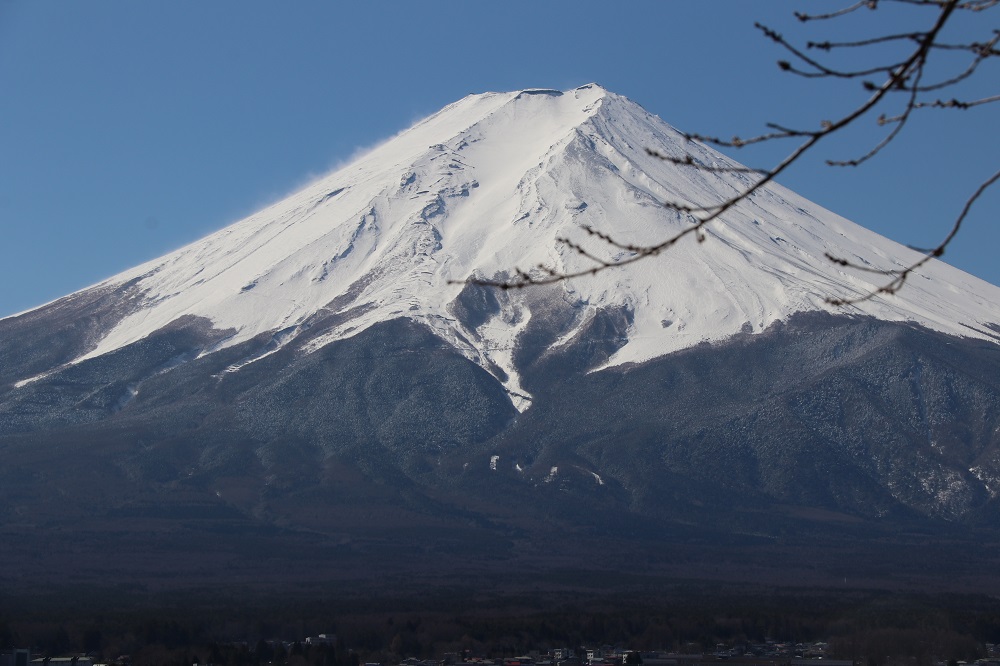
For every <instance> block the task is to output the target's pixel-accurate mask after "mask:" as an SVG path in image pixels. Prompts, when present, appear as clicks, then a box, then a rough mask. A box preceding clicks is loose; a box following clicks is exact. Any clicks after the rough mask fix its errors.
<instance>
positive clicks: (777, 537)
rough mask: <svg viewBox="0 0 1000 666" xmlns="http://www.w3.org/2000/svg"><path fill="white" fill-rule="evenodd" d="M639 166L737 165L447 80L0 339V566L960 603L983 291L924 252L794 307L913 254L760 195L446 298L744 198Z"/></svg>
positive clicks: (8, 325)
mask: <svg viewBox="0 0 1000 666" xmlns="http://www.w3.org/2000/svg"><path fill="white" fill-rule="evenodd" d="M647 149H651V150H654V151H657V152H659V153H662V154H668V155H674V156H677V157H683V156H685V155H690V156H691V157H692V158H693V160H694V162H695V163H696V164H700V165H708V166H712V167H727V166H734V167H735V166H738V165H737V164H736V163H735V162H733V161H731V160H730V159H729V158H727V157H725V156H723V155H721V154H719V153H717V152H715V151H713V150H711V149H710V148H708V147H706V146H703V145H701V144H698V143H696V142H690V141H687V140H686V139H685V138H684V136H683V134H681V133H680V132H678V131H677V130H675V129H674V128H672V127H671V126H669V125H668V124H666V123H665V122H663V121H662V120H660V119H659V118H657V117H656V116H654V115H651V114H650V113H648V112H647V111H645V110H644V109H643V108H642V107H640V106H639V105H638V104H636V103H634V102H632V101H630V100H628V99H626V98H624V97H621V96H619V95H616V94H614V93H611V92H609V91H607V90H605V89H603V88H601V87H600V86H598V85H595V84H591V85H587V86H583V87H580V88H577V89H574V90H569V91H563V92H560V91H555V90H539V89H531V90H522V91H517V92H511V93H485V94H478V95H470V96H468V97H466V98H464V99H462V100H459V101H458V102H456V103H454V104H451V105H449V106H447V107H445V108H444V109H442V110H441V111H439V112H438V113H436V114H434V115H432V116H430V117H428V118H426V119H424V120H422V121H420V122H418V123H417V124H416V125H414V126H413V127H411V128H410V129H408V130H406V131H404V132H402V133H401V134H399V135H398V136H396V137H394V138H392V139H390V140H389V141H387V142H385V143H384V144H382V145H380V146H378V147H377V148H375V149H373V150H371V151H370V152H368V153H367V154H365V155H363V156H361V157H359V158H357V159H356V160H354V161H353V162H351V163H350V164H348V165H346V166H344V167H342V168H340V169H338V170H336V171H335V172H333V173H331V174H329V175H327V176H325V177H323V178H321V179H319V180H317V181H316V182H314V183H312V184H311V185H309V186H307V187H306V188H304V189H302V190H301V191H299V192H297V193H295V194H293V195H291V196H289V197H287V198H285V199H283V200H281V201H279V202H277V203H275V204H273V205H271V206H269V207H267V208H265V209H264V210H261V211H260V212H258V213H256V214H254V215H252V216H250V217H248V218H246V219H244V220H241V221H239V222H236V223H235V224H232V225H230V226H228V227H226V228H224V229H222V230H221V231H218V232H216V233H214V234H212V235H210V236H208V237H207V238H205V239H203V240H200V241H198V242H195V243H193V244H191V245H189V246H187V247H184V248H181V249H179V250H177V251H175V252H172V253H170V254H168V255H166V256H164V257H161V258H159V259H156V260H153V261H150V262H147V263H145V264H143V265H141V266H138V267H136V268H134V269H132V270H129V271H126V272H124V273H122V274H119V275H116V276H114V277H111V278H109V279H107V280H105V281H103V282H101V283H99V284H97V285H94V286H92V287H90V288H87V289H84V290H82V291H79V292H77V293H74V294H71V295H69V296H66V297H64V298H61V299H59V300H56V301H54V302H52V303H49V304H47V305H43V306H41V307H39V308H36V309H33V310H30V311H27V312H24V313H21V314H18V315H14V316H11V317H7V318H5V319H2V320H0V452H2V455H3V457H4V460H5V461H6V463H5V465H4V467H3V468H2V469H0V497H2V498H3V501H2V502H0V536H2V538H4V540H5V542H6V543H10V544H19V545H17V546H14V547H11V548H9V549H5V550H4V551H2V552H0V581H3V582H5V583H7V584H9V585H17V584H22V585H27V584H29V583H31V584H34V583H37V581H39V580H43V581H51V582H61V583H65V582H67V581H81V580H82V581H98V580H104V579H106V578H107V577H108V576H109V575H111V573H110V572H114V575H115V576H117V577H118V578H119V579H121V580H124V581H139V582H142V583H143V584H162V585H173V586H176V585H189V584H200V583H208V582H212V583H215V582H218V581H226V582H243V583H245V582H246V581H251V580H253V581H261V580H268V581H271V582H273V583H274V584H284V583H289V582H303V581H305V580H313V579H315V578H316V577H317V576H319V577H320V578H323V579H324V580H334V579H336V580H341V579H357V578H358V577H363V576H366V575H369V574H371V572H372V571H373V567H376V568H378V570H379V571H381V572H384V571H386V570H389V571H394V572H400V573H402V572H407V573H408V574H411V575H419V576H424V577H427V578H428V579H434V578H435V577H436V576H445V575H448V576H457V575H458V576H460V575H462V574H463V573H464V574H467V575H468V576H470V577H478V576H481V575H482V574H483V573H486V572H488V573H490V574H492V575H499V574H500V573H511V572H517V574H518V575H519V576H525V575H529V573H530V572H535V573H537V574H539V575H544V574H545V572H548V571H551V570H552V569H553V568H560V569H567V568H569V569H573V568H586V569H598V570H602V571H619V572H620V571H626V570H627V571H633V572H634V571H636V570H637V569H636V567H637V566H639V567H640V568H641V570H643V571H647V572H649V573H650V574H651V575H654V574H655V575H662V576H672V577H691V576H698V577H720V578H729V577H734V576H738V577H741V578H744V579H746V578H749V579H753V580H762V581H764V580H774V581H779V580H780V581H788V580H789V576H791V578H790V579H791V580H794V581H799V582H809V583H819V584H832V583H831V581H835V580H839V579H840V578H842V577H843V576H844V575H846V574H847V573H849V574H850V575H851V576H852V578H854V579H858V580H861V581H867V582H872V581H876V583H877V584H880V585H882V584H884V585H890V586H892V585H896V586H903V585H913V584H917V583H919V584H921V585H925V584H927V581H928V580H929V579H934V580H936V581H937V582H936V583H935V584H937V585H943V584H944V583H942V582H941V579H940V578H939V577H935V576H933V575H932V576H929V575H928V572H936V571H947V572H948V574H949V576H950V578H949V582H948V583H947V584H948V585H950V586H954V587H958V588H977V587H978V586H980V585H982V584H983V581H984V580H985V579H989V581H991V582H994V578H995V577H996V576H997V574H996V573H990V572H996V571H998V569H997V568H996V567H995V566H994V567H989V566H986V565H987V564H988V562H987V560H989V558H991V557H993V556H992V555H988V554H984V555H982V556H980V557H979V558H978V559H977V557H973V556H970V555H968V553H969V549H970V547H971V546H970V544H980V545H981V544H982V543H984V542H987V543H993V542H994V541H995V540H997V539H998V538H1000V500H998V496H1000V288H998V287H996V286H994V285H991V284H988V283H986V282H983V281H981V280H978V279H976V278H974V277H972V276H969V275H967V274H965V273H963V272H961V271H959V270H957V269H954V268H952V267H950V266H948V265H947V264H944V263H941V262H932V263H930V264H927V265H925V266H924V267H922V268H921V269H920V270H919V271H918V272H917V273H916V274H914V275H913V276H911V279H910V280H909V281H908V282H907V284H906V286H905V288H903V289H902V290H901V291H900V292H899V293H898V294H896V295H893V296H887V297H884V298H875V299H872V300H868V301H863V302H860V303H858V304H857V305H854V306H850V307H832V306H830V305H827V303H826V300H825V299H826V297H828V296H835V297H844V296H848V297H849V296H854V295H859V294H863V293H867V292H868V291H870V290H871V289H873V288H874V287H877V286H878V284H879V283H878V282H877V280H878V279H879V276H878V275H877V274H875V273H873V272H867V271H857V270H854V269H852V268H849V267H843V266H838V265H836V264H833V263H831V262H830V261H828V260H827V259H826V256H827V255H828V254H832V255H836V256H840V257H845V258H848V259H851V260H852V261H853V262H854V263H856V264H862V265H865V266H869V267H872V268H877V269H883V270H891V269H894V268H900V267H903V266H906V265H908V264H910V263H912V262H913V261H914V259H915V258H916V257H917V256H918V255H916V254H915V253H914V252H913V251H911V250H909V249H907V248H905V247H903V246H901V245H899V244H897V243H895V242H893V241H890V240H888V239H886V238H884V237H881V236H879V235H877V234H875V233H873V232H871V231H868V230H866V229H864V228H862V227H859V226H858V225H856V224H853V223H851V222H849V221H848V220H845V219H843V218H841V217H839V216H837V215H835V214H833V213H831V212H829V211H826V210H824V209H822V208H821V207H819V206H817V205H815V204H813V203H811V202H809V201H807V200H805V199H803V198H801V197H799V196H797V195H796V194H794V193H793V192H790V191H788V190H787V189H785V188H783V187H781V186H779V185H776V184H772V185H769V186H767V187H765V188H763V189H761V190H759V191H757V192H756V193H755V194H754V195H753V196H751V197H749V198H747V199H746V200H744V201H743V202H741V203H740V204H739V205H737V206H736V207H735V208H733V209H732V210H730V211H728V212H727V213H726V214H725V215H724V216H723V217H722V218H721V219H720V220H718V221H717V222H715V223H714V224H713V225H711V226H709V227H707V228H706V233H707V237H706V239H705V241H704V242H702V243H697V242H695V241H694V240H693V239H691V241H690V242H688V243H684V242H682V243H679V244H678V245H677V246H675V247H673V248H672V249H671V250H670V251H668V252H666V253H664V254H663V255H662V256H659V257H654V258H649V259H646V260H644V261H641V262H637V263H636V264H634V265H633V266H630V267H628V268H622V269H612V270H605V271H602V272H600V273H599V274H596V275H593V276H588V277H583V278H579V279H574V280H570V281H566V282H562V283H557V284H555V285H549V286H545V287H532V288H527V289H522V290H498V289H494V288H490V287H483V286H477V285H476V284H473V283H472V282H470V281H469V278H480V279H498V278H501V279H502V278H503V277H504V276H505V275H511V274H512V271H513V270H514V269H515V268H516V267H521V268H527V267H531V266H535V265H538V264H545V265H548V266H553V267H555V268H557V269H559V270H564V271H575V270H579V269H583V268H586V267H588V264H587V261H588V260H587V259H586V258H585V257H582V256H580V255H579V254H578V253H577V252H575V251H574V250H573V249H572V248H570V247H568V246H567V245H565V244H561V243H559V242H558V239H559V238H562V237H568V238H571V239H574V240H575V241H577V242H580V243H590V244H591V245H590V246H589V247H591V248H592V251H593V252H595V253H601V252H605V253H607V254H606V256H607V257H608V259H609V260H615V259H620V258H622V257H623V256H624V255H623V254H621V252H622V251H619V250H617V249H614V248H610V247H602V246H601V245H600V244H599V242H598V241H595V240H594V239H591V238H588V237H587V235H586V234H585V233H584V232H583V230H582V227H583V226H584V225H586V226H589V227H593V228H596V229H599V230H600V231H602V232H605V233H608V234H610V235H611V236H613V237H615V238H616V239H619V240H621V241H624V242H629V243H636V244H652V243H655V242H658V241H660V240H662V239H664V238H666V237H668V236H670V235H673V234H674V233H676V232H677V231H679V230H681V229H683V228H685V227H687V226H689V225H690V224H691V219H689V218H688V217H687V216H685V215H681V214H678V213H676V212H675V211H674V210H672V209H670V208H667V207H664V205H663V202H665V201H680V202H689V203H691V204H692V205H704V204H706V203H714V202H717V201H721V200H725V199H726V198H728V197H729V196H732V195H733V194H734V193H736V192H737V191H739V190H740V189H741V188H743V187H745V186H746V184H747V183H748V182H749V181H748V178H749V177H748V176H747V175H746V174H743V173H740V172H739V171H733V170H719V169H714V170H710V169H698V168H691V167H688V166H683V165H675V164H671V163H668V162H665V161H663V160H660V159H657V158H656V157H653V156H650V154H649V153H648V152H647ZM616 252H617V253H618V254H617V255H616V254H614V253H616ZM600 537H608V538H615V539H618V540H621V542H622V543H627V544H628V545H629V547H628V548H627V549H626V550H627V551H628V555H627V556H622V555H621V554H620V553H617V554H615V555H610V554H607V553H603V554H595V553H593V552H590V551H589V550H588V549H587V548H586V544H588V543H591V542H592V540H593V539H594V538H600ZM553 539H555V540H556V541H557V542H558V543H559V546H558V547H557V548H553V547H552V542H553ZM915 543H919V544H920V545H921V548H922V552H923V554H924V555H923V557H922V559H920V561H919V562H916V561H914V559H913V558H912V556H911V555H910V553H911V552H912V549H913V547H914V544H915ZM108 544H112V545H113V547H111V548H109V547H108ZM206 544H210V545H206ZM720 546H721V547H720ZM980 550H982V549H980ZM580 552H586V553H587V555H586V558H584V557H583V556H581V555H578V553H580ZM958 552H961V553H963V554H964V555H963V557H962V558H960V559H956V558H955V554H956V553H958ZM992 552H1000V551H996V550H995V549H994V550H993V551H992ZM248 553H249V554H248ZM733 553H738V554H739V556H738V557H737V558H736V559H735V560H734V559H732V554H733ZM859 555H860V556H859ZM806 556H807V557H806ZM804 557H805V559H804ZM720 562H725V563H726V566H724V567H721V568H720V566H719V563H720ZM803 562H807V564H802V563H803ZM275 563H294V564H296V566H287V567H286V566H280V567H275V566H274V565H275ZM366 572H367V574H366ZM526 572H529V573H526ZM789 572H792V573H791V574H789Z"/></svg>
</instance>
